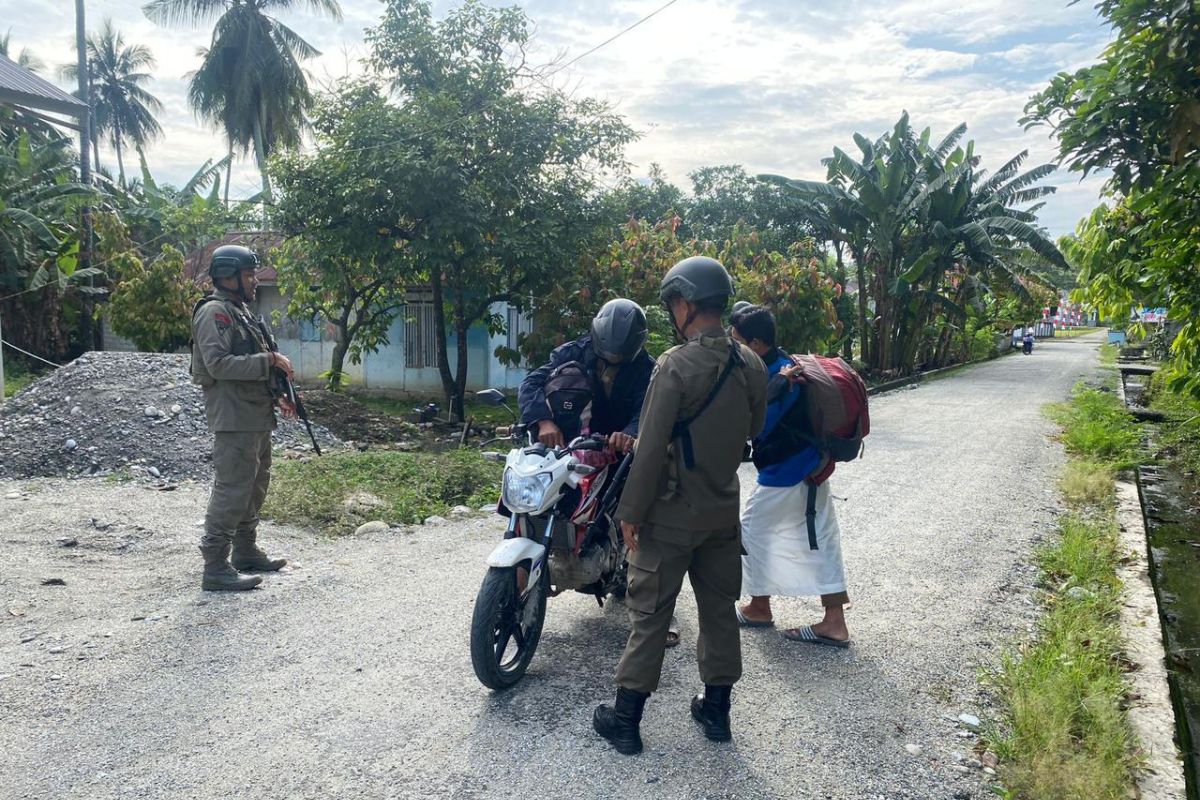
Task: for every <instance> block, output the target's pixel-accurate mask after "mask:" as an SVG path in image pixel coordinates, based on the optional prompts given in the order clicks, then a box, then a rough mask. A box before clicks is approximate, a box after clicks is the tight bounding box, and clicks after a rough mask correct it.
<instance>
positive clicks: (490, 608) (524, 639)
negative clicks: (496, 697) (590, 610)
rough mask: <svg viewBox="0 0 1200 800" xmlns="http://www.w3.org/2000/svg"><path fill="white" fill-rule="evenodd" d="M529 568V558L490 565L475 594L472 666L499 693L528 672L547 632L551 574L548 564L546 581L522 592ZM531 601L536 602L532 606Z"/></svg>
mask: <svg viewBox="0 0 1200 800" xmlns="http://www.w3.org/2000/svg"><path fill="white" fill-rule="evenodd" d="M530 568H531V565H530V563H529V562H528V561H524V562H522V563H520V564H518V565H517V566H515V567H490V568H489V569H488V571H487V575H485V576H484V578H483V585H482V586H480V587H479V595H478V596H477V597H476V599H475V612H474V614H473V616H472V618H471V666H472V667H474V669H475V676H476V677H477V678H479V682H480V683H482V684H483V685H484V686H486V687H488V688H489V689H492V690H494V691H497V692H500V691H504V690H505V689H511V688H512V687H513V686H515V685H516V684H517V683H518V682H519V681H520V680H521V678H523V677H524V676H525V671H526V670H527V669H529V662H530V661H532V660H533V654H534V652H535V651H536V650H537V646H538V641H539V640H540V639H541V637H542V625H543V624H544V623H545V621H546V596H547V594H548V589H549V587H550V575H549V571H548V570H547V569H543V570H542V579H541V586H537V587H534V588H532V589H531V590H530V591H529V592H527V593H526V594H525V596H524V597H521V594H520V589H519V584H520V583H523V582H524V580H525V578H526V576H528V574H529V570H530ZM529 603H535V604H536V605H535V606H533V607H532V608H531V607H530V606H529V605H528V604H529ZM522 617H525V618H526V622H525V624H522Z"/></svg>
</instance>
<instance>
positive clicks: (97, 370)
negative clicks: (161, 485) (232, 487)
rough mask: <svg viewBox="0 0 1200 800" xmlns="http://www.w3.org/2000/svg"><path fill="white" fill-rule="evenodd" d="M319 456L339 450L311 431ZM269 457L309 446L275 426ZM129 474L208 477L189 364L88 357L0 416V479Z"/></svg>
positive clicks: (290, 426)
mask: <svg viewBox="0 0 1200 800" xmlns="http://www.w3.org/2000/svg"><path fill="white" fill-rule="evenodd" d="M313 429H314V432H315V433H316V435H317V441H318V442H320V444H321V448H322V450H324V449H325V448H326V447H329V448H334V447H338V446H340V445H341V442H340V441H339V440H338V439H337V438H336V437H334V436H333V435H332V434H330V433H329V431H327V430H325V429H324V428H321V427H320V426H317V425H314V426H313ZM274 436H275V446H276V449H277V450H279V449H283V450H285V451H290V452H292V453H295V454H297V455H299V454H303V453H307V452H310V451H311V450H312V444H311V442H310V441H309V438H308V434H307V432H306V431H305V429H304V426H303V425H302V424H300V423H295V422H286V421H283V420H280V423H279V428H278V429H276V431H275V434H274ZM114 473H118V474H124V473H129V474H131V475H133V476H135V477H145V478H148V479H150V480H161V481H179V480H186V479H189V478H190V479H197V480H205V479H207V478H209V477H210V476H211V475H212V434H210V433H209V432H208V426H207V424H206V422H205V418H204V397H203V394H202V392H201V389H200V387H199V386H196V385H195V384H193V383H192V382H191V379H190V376H189V374H188V361H187V356H182V355H160V354H152V353H101V352H95V353H87V354H85V355H83V356H80V357H79V358H78V359H76V360H75V361H72V362H71V363H70V364H67V365H66V366H64V367H62V368H60V369H58V370H56V371H55V372H53V373H51V374H49V375H47V376H46V377H45V378H43V379H42V380H40V381H38V382H37V383H34V384H32V385H30V386H28V387H27V388H26V389H25V390H24V391H22V392H20V393H18V394H17V395H16V396H15V397H13V398H11V399H10V400H9V401H8V402H7V403H6V404H5V405H4V407H3V408H2V409H0V477H7V478H33V477H81V476H87V475H110V474H114Z"/></svg>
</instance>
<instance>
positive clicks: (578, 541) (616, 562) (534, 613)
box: [471, 389, 633, 691]
mask: <svg viewBox="0 0 1200 800" xmlns="http://www.w3.org/2000/svg"><path fill="white" fill-rule="evenodd" d="M477 397H479V398H480V399H481V400H483V401H484V402H487V403H489V404H491V405H495V406H504V407H505V408H508V406H507V405H506V404H505V402H504V395H503V394H502V393H501V392H499V391H498V390H496V389H486V390H484V391H482V392H479V393H478V394H477ZM509 410H510V413H511V409H509ZM514 416H515V415H514ZM497 432H498V433H500V432H506V433H507V434H508V435H507V436H505V437H504V439H505V440H507V441H511V442H513V443H514V445H516V446H514V447H513V449H512V450H510V451H509V452H508V454H507V455H505V454H501V453H484V457H485V458H488V459H489V460H492V461H498V462H503V464H504V477H503V479H502V489H501V496H500V503H499V505H498V506H497V509H496V510H497V513H500V514H502V515H505V516H507V517H508V529H507V530H506V531H505V533H504V541H503V542H501V543H500V544H499V545H498V546H497V547H496V549H495V550H493V551H492V553H491V555H489V556H488V559H487V564H488V571H487V574H486V575H485V576H484V579H483V585H482V586H480V587H479V596H478V597H477V598H476V600H475V612H474V615H473V617H472V619H471V664H472V666H473V667H474V669H475V675H476V676H477V677H478V678H479V680H480V682H481V683H483V685H484V686H486V687H488V688H489V689H494V690H497V691H499V690H503V689H508V688H511V687H512V686H514V685H516V684H517V682H518V681H520V680H521V678H522V677H523V676H524V675H525V671H526V670H527V669H528V668H529V662H530V661H531V660H532V659H533V654H534V651H535V650H536V649H537V646H538V641H539V639H540V638H541V635H542V625H543V623H544V622H545V619H546V600H547V598H550V597H554V596H556V595H558V594H561V593H562V592H565V591H568V590H574V591H577V592H580V593H582V594H590V595H592V596H594V597H595V598H596V600H597V602H598V603H599V604H600V605H601V606H603V605H604V599H605V597H608V596H610V595H611V596H613V597H617V598H620V597H623V596H624V595H625V588H626V565H625V542H624V540H623V539H622V538H621V533H620V527H619V526H618V525H617V523H616V521H615V520H614V518H613V514H614V513H615V512H616V508H617V503H618V501H619V500H620V496H621V489H622V487H623V486H624V484H625V476H626V475H627V474H628V472H629V466H630V464H631V463H632V462H633V454H632V453H628V454H626V455H625V456H624V457H623V458H622V459H621V460H620V461H615V462H613V463H610V464H606V465H603V466H595V465H591V464H585V463H583V459H584V458H585V456H584V455H583V454H584V453H588V452H597V453H598V452H602V451H605V450H606V449H607V445H606V443H605V440H604V437H602V436H597V437H580V438H577V439H575V440H574V441H572V442H570V443H569V444H567V445H566V446H565V447H558V448H551V447H547V446H546V445H544V444H541V443H540V442H533V441H532V437H531V436H530V433H529V431H528V430H527V429H526V428H525V426H523V425H514V426H513V427H512V428H510V429H507V431H504V429H501V430H498V431H497ZM495 441H500V439H493V440H491V442H495ZM491 442H485V443H484V445H485V446H486V445H487V444H490V443H491Z"/></svg>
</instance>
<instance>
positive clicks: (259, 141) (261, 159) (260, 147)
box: [254, 114, 271, 221]
mask: <svg viewBox="0 0 1200 800" xmlns="http://www.w3.org/2000/svg"><path fill="white" fill-rule="evenodd" d="M254 160H255V161H256V162H258V172H259V174H260V175H261V176H262V191H263V218H264V221H265V219H266V215H267V210H266V209H267V203H268V202H270V200H271V179H270V178H269V177H267V143H266V140H265V139H264V138H263V126H262V115H261V114H258V115H255V117H254Z"/></svg>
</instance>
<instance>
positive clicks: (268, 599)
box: [0, 337, 1098, 800]
mask: <svg viewBox="0 0 1200 800" xmlns="http://www.w3.org/2000/svg"><path fill="white" fill-rule="evenodd" d="M1097 343H1098V338H1097V337H1089V338H1088V339H1085V340H1073V341H1061V342H1053V343H1047V344H1043V345H1040V346H1039V347H1038V348H1037V350H1036V351H1035V352H1034V354H1033V355H1032V356H1030V357H1025V356H1022V355H1020V354H1016V355H1011V356H1007V357H1005V358H1002V359H999V360H997V361H993V362H990V363H987V364H984V365H980V366H977V367H973V368H970V369H967V370H965V371H963V372H961V373H959V374H956V375H954V376H951V377H948V378H944V379H941V380H937V381H934V382H930V383H928V384H925V385H922V386H920V387H918V388H914V389H909V390H901V391H898V392H894V393H891V394H887V395H882V396H879V397H877V398H874V399H873V401H872V408H871V410H872V433H871V435H870V437H869V438H868V440H867V448H866V454H865V457H864V458H863V459H862V460H861V461H858V462H855V463H853V464H849V465H844V466H842V467H841V468H839V470H838V472H837V474H836V475H835V476H834V478H833V491H834V493H835V494H836V495H838V496H840V497H844V498H846V499H845V500H844V501H839V503H838V514H839V516H840V520H841V525H842V531H843V537H844V541H843V548H844V551H845V555H846V562H847V571H848V576H849V582H850V587H849V588H850V593H851V596H852V600H853V606H852V608H851V610H850V611H849V612H848V620H849V624H850V628H851V634H852V636H853V638H854V641H855V646H854V647H853V648H852V649H850V650H849V651H846V652H843V651H835V650H831V649H826V648H820V647H815V646H812V645H804V644H794V643H790V642H786V641H783V640H782V639H781V638H780V637H779V635H778V633H777V632H774V631H769V630H766V631H763V630H755V631H747V632H746V633H745V634H744V636H743V648H744V652H745V661H746V677H745V679H744V680H743V681H742V683H740V684H739V685H738V687H737V689H736V691H735V695H734V703H735V708H734V726H735V740H734V742H733V743H732V744H729V745H715V744H712V743H709V742H707V741H706V740H705V739H703V738H702V736H701V735H700V734H699V732H698V731H697V730H695V729H694V725H693V723H692V721H691V720H690V718H689V716H688V712H687V704H688V699H689V697H690V695H691V694H692V693H693V692H694V691H695V690H696V688H697V684H698V679H697V676H696V669H695V649H694V642H695V635H694V634H695V606H694V603H693V602H692V599H691V596H690V594H685V596H684V597H682V598H681V603H680V616H681V619H682V622H683V644H682V645H681V646H680V647H679V648H677V649H676V650H674V651H672V652H670V653H669V654H668V657H667V663H666V667H665V670H664V676H663V682H662V687H661V691H660V692H659V693H657V694H656V695H655V696H654V697H653V698H652V699H651V700H650V702H649V704H648V705H647V711H646V719H645V721H644V724H643V736H644V738H645V740H646V745H647V750H646V752H645V753H644V754H643V755H641V756H639V757H636V758H627V757H623V756H620V755H617V754H616V753H614V752H613V751H612V750H611V749H609V747H608V746H607V745H606V744H605V743H604V742H602V741H601V740H599V739H598V738H597V737H596V736H595V735H594V734H593V732H592V730H591V725H590V720H591V712H592V708H593V707H594V705H595V704H596V703H597V702H600V701H603V700H606V699H608V698H610V697H611V693H612V674H613V670H614V667H615V665H616V662H617V658H618V656H619V654H620V651H621V648H622V645H623V643H624V640H625V636H626V621H625V615H624V612H623V609H622V608H621V607H620V606H619V605H612V604H610V605H609V606H608V607H606V608H605V609H603V610H601V609H600V608H598V607H597V605H596V602H595V600H594V599H591V598H588V597H584V596H581V595H571V596H562V597H558V598H555V599H552V600H551V601H550V607H549V613H548V618H547V623H546V630H545V634H544V636H543V639H542V644H541V646H540V648H539V651H538V654H537V657H536V658H535V660H534V663H533V666H532V668H531V671H530V673H529V675H528V677H527V678H526V680H525V681H524V682H523V684H521V685H520V686H519V687H518V688H517V689H515V690H513V691H511V692H509V693H506V694H503V695H493V694H491V693H490V692H488V691H486V690H485V689H483V688H482V687H481V686H480V685H479V684H478V683H477V682H476V680H475V678H474V675H473V673H472V671H471V667H470V662H469V656H468V647H467V635H468V634H467V632H468V626H469V621H470V617H471V610H472V603H473V601H474V597H475V593H476V591H477V589H478V586H479V581H480V579H481V577H482V575H483V572H484V565H483V560H484V556H485V555H486V554H487V552H488V551H489V550H490V548H491V547H492V546H493V544H494V543H495V541H496V540H498V539H499V535H500V531H501V530H502V528H501V526H500V525H499V524H498V523H497V522H496V521H495V520H494V519H492V518H486V517H482V516H480V517H475V518H470V519H467V520H465V521H455V522H452V523H450V524H448V525H445V526H439V527H423V528H419V529H415V530H411V531H406V532H397V533H392V534H385V535H379V536H375V537H371V538H365V539H364V538H358V539H355V538H344V539H339V540H328V539H318V538H314V537H313V536H311V535H310V534H306V533H304V532H301V531H297V530H294V529H287V528H278V527H275V526H271V525H266V526H264V530H263V533H262V538H263V539H264V540H266V541H267V542H268V543H269V544H270V545H271V546H272V550H273V551H283V552H285V553H286V554H287V555H289V556H290V557H292V558H293V559H294V561H295V568H294V569H289V571H287V572H286V573H284V574H280V575H277V576H271V577H268V578H267V579H266V582H265V584H264V586H265V588H263V589H261V590H258V591H255V592H252V593H249V594H248V595H241V596H222V595H206V594H202V593H201V592H200V591H199V588H198V583H199V581H198V568H199V557H198V555H197V553H196V550H195V548H194V544H195V540H196V538H197V535H198V531H199V529H198V527H197V523H198V522H199V521H200V519H201V517H202V515H203V511H202V509H203V505H204V502H205V499H206V487H204V486H190V487H188V486H185V487H181V488H180V489H179V490H178V491H175V492H170V493H159V492H154V491H151V490H149V489H146V488H143V487H140V486H136V485H129V484H126V485H121V484H110V483H105V482H102V481H78V482H68V481H40V482H0V798H3V799H4V800H9V798H56V799H57V798H81V799H82V798H87V799H88V800H102V799H104V798H135V797H136V798H172V799H174V798H226V797H228V798H289V800H290V799H293V798H295V799H297V800H298V799H299V798H343V797H344V798H364V799H368V800H371V799H374V798H484V797H488V798H490V797H497V798H499V797H506V798H507V797H526V798H579V799H582V798H611V797H625V798H643V797H645V798H714V799H715V798H853V799H854V800H861V799H865V798H922V799H924V798H966V797H975V798H983V797H990V796H992V795H991V794H990V792H989V790H988V783H989V777H988V776H987V775H985V774H983V773H982V772H980V771H979V770H978V769H977V768H975V767H973V766H971V765H968V760H969V759H971V758H972V757H973V755H974V753H972V748H973V747H974V746H975V742H976V740H975V737H974V736H973V735H971V734H969V733H968V732H966V731H963V730H962V728H961V726H960V725H958V724H957V723H956V722H955V721H954V720H955V718H957V717H958V715H959V714H960V713H963V712H968V713H972V714H976V715H978V716H980V717H982V718H983V720H984V724H985V725H986V724H988V719H989V717H990V716H991V715H992V711H991V709H990V708H989V706H988V699H987V696H986V693H985V692H984V691H983V690H981V689H979V688H978V681H977V678H978V675H979V670H980V668H981V667H987V666H989V665H994V664H995V663H996V661H997V659H998V657H999V654H1000V653H1001V652H1002V650H1003V649H1004V648H1005V647H1008V646H1011V644H1012V643H1014V642H1015V641H1017V640H1018V639H1019V637H1021V636H1023V635H1024V634H1025V632H1026V631H1027V629H1028V626H1029V625H1030V623H1031V620H1032V616H1033V614H1034V610H1035V609H1034V605H1033V600H1032V589H1031V586H1030V582H1031V580H1032V574H1033V573H1032V570H1031V568H1030V567H1029V565H1028V563H1027V562H1028V556H1029V554H1030V552H1031V549H1032V547H1033V545H1034V544H1035V542H1036V541H1038V540H1039V539H1040V538H1041V537H1042V536H1044V535H1045V534H1046V533H1047V532H1048V531H1049V530H1051V529H1052V527H1053V522H1054V517H1055V514H1056V513H1057V511H1058V501H1057V499H1056V496H1055V490H1054V481H1055V477H1056V475H1057V474H1058V471H1059V470H1060V468H1061V464H1062V460H1063V459H1062V453H1061V448H1060V447H1059V446H1058V445H1057V444H1055V443H1054V442H1053V441H1052V439H1051V435H1052V433H1053V429H1052V426H1051V425H1050V424H1049V423H1048V422H1047V421H1046V420H1045V419H1044V417H1043V416H1042V415H1041V413H1040V409H1041V407H1042V406H1043V405H1044V404H1045V403H1048V402H1051V401H1056V400H1060V399H1063V398H1065V397H1066V396H1067V394H1068V392H1069V390H1070V388H1071V386H1072V385H1073V384H1074V383H1075V382H1076V381H1077V380H1078V379H1080V378H1081V377H1084V376H1086V375H1088V374H1089V373H1090V372H1091V371H1092V370H1094V368H1095V347H1096V344H1097ZM747 477H750V476H747ZM750 479H752V477H751V478H750ZM744 483H746V484H748V483H749V480H746V481H744ZM745 488H746V489H748V488H749V487H748V486H746V487H745ZM93 520H94V521H93ZM60 538H66V539H76V540H77V542H78V543H77V545H75V546H68V547H64V546H62V545H61V544H59V542H58V540H59V539H60ZM51 578H61V579H62V580H63V581H65V585H45V586H44V585H42V582H43V581H45V580H47V579H51ZM685 591H686V590H685ZM818 613H819V608H818V604H817V602H816V601H815V599H806V600H791V601H784V602H780V603H779V604H778V605H777V608H776V616H777V619H778V620H779V622H780V623H782V624H785V625H796V624H803V623H805V622H809V621H814V620H815V619H816V617H817V615H818ZM906 745H915V746H916V747H912V748H909V749H906ZM917 747H919V748H920V751H919V753H916V752H915V751H916V750H917Z"/></svg>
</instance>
